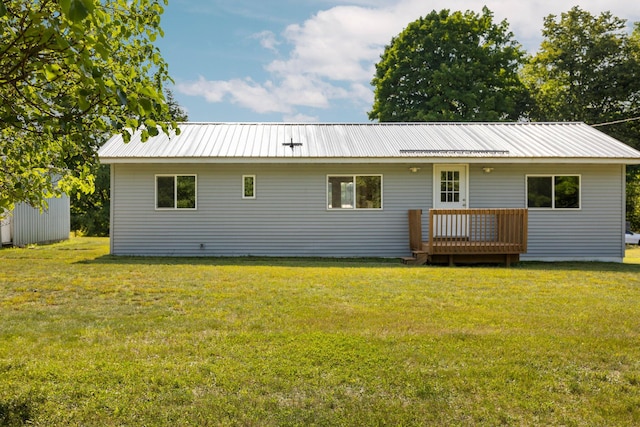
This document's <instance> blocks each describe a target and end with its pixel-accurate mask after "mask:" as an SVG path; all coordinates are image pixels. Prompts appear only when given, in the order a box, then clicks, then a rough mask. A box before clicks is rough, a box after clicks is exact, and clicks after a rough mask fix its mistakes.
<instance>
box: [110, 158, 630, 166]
mask: <svg viewBox="0 0 640 427" xmlns="http://www.w3.org/2000/svg"><path fill="white" fill-rule="evenodd" d="M100 162H101V163H103V164H346V163H356V164H371V163H384V164H392V163H396V164H413V163H422V164H441V163H468V164H484V163H496V164H498V163H499V164H534V163H535V164H602V165H640V158H597V157H596V158H594V157H421V156H406V157H405V156H403V157H101V158H100Z"/></svg>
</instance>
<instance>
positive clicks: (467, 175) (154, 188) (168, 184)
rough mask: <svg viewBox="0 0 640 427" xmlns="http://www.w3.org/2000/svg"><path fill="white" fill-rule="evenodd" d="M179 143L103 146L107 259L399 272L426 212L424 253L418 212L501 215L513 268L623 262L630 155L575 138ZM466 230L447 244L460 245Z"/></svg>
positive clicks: (442, 135) (235, 135)
mask: <svg viewBox="0 0 640 427" xmlns="http://www.w3.org/2000/svg"><path fill="white" fill-rule="evenodd" d="M180 130H181V133H180V135H177V136H176V135H171V136H170V137H168V136H167V135H164V134H161V135H159V136H156V137H153V138H151V139H149V140H148V141H147V142H141V140H140V135H139V134H136V135H134V136H133V138H132V140H131V142H129V143H124V142H123V140H122V138H121V136H119V135H116V136H114V137H112V138H111V139H110V140H109V141H108V142H107V143H106V144H105V145H104V146H103V147H102V148H101V149H100V152H99V155H100V159H101V162H103V163H106V164H110V165H111V192H112V193H111V243H110V244H111V253H112V254H114V255H160V256H244V255H250V256H322V257H404V256H407V255H408V254H409V253H410V249H414V248H412V247H410V245H409V240H410V236H409V232H410V230H409V226H408V221H409V219H408V213H409V212H410V211H411V212H413V213H415V212H422V213H424V214H423V215H418V216H417V217H416V216H414V222H415V221H417V222H418V223H419V225H420V227H419V228H418V229H419V230H420V229H421V230H420V231H419V233H420V235H419V236H418V237H417V239H418V240H423V241H428V240H429V239H431V238H433V240H436V238H435V237H432V236H431V233H432V232H434V231H433V230H432V229H431V228H430V226H431V225H433V224H430V221H434V222H435V220H433V219H430V215H427V213H431V212H435V213H436V214H437V213H438V212H449V213H447V215H448V216H449V217H451V212H459V211H460V210H462V212H467V211H473V212H475V211H474V210H476V211H477V212H484V211H482V210H486V209H495V208H511V209H519V210H520V211H524V212H525V213H526V214H528V218H527V219H526V222H525V223H524V227H525V230H524V231H523V232H522V234H524V243H525V245H524V248H525V249H524V250H521V251H520V252H523V253H521V259H523V260H546V261H553V260H600V261H621V260H622V258H623V256H624V231H625V165H628V164H640V152H638V151H636V150H634V149H632V148H630V147H628V146H627V145H625V144H623V143H621V142H619V141H617V140H615V139H613V138H611V137H609V136H607V135H605V134H603V133H602V132H600V131H598V130H596V129H594V128H592V127H590V126H588V125H586V124H584V123H375V124H374V123H372V124H287V123H184V124H181V125H180ZM441 209H453V210H452V211H439V210H441ZM487 212H488V211H487ZM409 215H411V214H409ZM447 215H445V217H447ZM415 218H418V219H417V220H415ZM434 218H435V217H434ZM492 218H493V217H492ZM477 221H479V220H478V219H477V218H476V219H473V218H467V219H465V220H463V221H462V224H458V225H456V226H455V227H454V228H456V230H453V231H452V230H449V231H447V233H449V234H451V233H454V234H455V233H459V234H460V236H458V237H460V239H459V240H467V241H470V240H473V239H472V238H471V237H469V233H470V231H469V228H470V227H472V222H477ZM483 221H484V220H483ZM496 221H497V220H493V223H497V222H496ZM489 222H491V221H489ZM485 228H486V227H485ZM414 232H415V227H414ZM465 233H466V234H465ZM493 233H494V234H495V233H496V232H495V230H494V232H493ZM458 237H457V238H458Z"/></svg>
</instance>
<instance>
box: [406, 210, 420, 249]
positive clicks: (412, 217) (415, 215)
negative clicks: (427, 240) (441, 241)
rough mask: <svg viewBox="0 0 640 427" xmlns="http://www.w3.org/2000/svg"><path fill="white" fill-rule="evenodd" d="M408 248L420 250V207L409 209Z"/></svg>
mask: <svg viewBox="0 0 640 427" xmlns="http://www.w3.org/2000/svg"><path fill="white" fill-rule="evenodd" d="M409 248H410V249H411V250H412V251H419V250H422V209H410V210H409Z"/></svg>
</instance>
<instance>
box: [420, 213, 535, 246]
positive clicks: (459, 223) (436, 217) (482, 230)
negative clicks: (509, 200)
mask: <svg viewBox="0 0 640 427" xmlns="http://www.w3.org/2000/svg"><path fill="white" fill-rule="evenodd" d="M527 221H528V211H527V209H430V210H429V241H428V253H429V254H430V255H436V254H448V255H452V254H521V253H525V252H527V228H528V227H527Z"/></svg>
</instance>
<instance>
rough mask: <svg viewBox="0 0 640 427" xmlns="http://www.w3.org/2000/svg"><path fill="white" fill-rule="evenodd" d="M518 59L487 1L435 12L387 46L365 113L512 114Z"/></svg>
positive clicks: (380, 116)
mask: <svg viewBox="0 0 640 427" xmlns="http://www.w3.org/2000/svg"><path fill="white" fill-rule="evenodd" d="M523 58H524V52H523V50H522V49H521V47H520V46H519V44H518V43H516V42H515V41H514V39H513V34H512V33H511V32H509V31H508V24H507V22H506V21H502V22H501V23H500V24H495V23H494V22H493V13H492V12H491V11H489V9H487V8H486V7H485V8H483V9H482V14H481V15H479V14H476V13H473V12H471V11H467V12H465V13H462V12H454V13H450V12H449V10H442V11H440V12H436V11H433V12H431V13H430V14H429V15H427V16H426V17H424V18H420V19H418V20H417V21H415V22H412V23H410V24H409V25H408V26H407V28H405V29H404V30H403V31H402V32H401V33H400V34H399V35H398V36H396V37H394V38H393V39H392V40H391V43H390V44H389V45H388V46H386V47H385V50H384V53H383V54H382V56H381V59H380V61H379V62H378V63H377V64H376V74H375V77H374V78H373V80H372V81H371V84H372V85H373V86H374V88H375V91H374V92H375V93H374V95H375V97H374V104H373V108H372V110H371V111H370V112H369V119H371V120H379V121H381V122H386V121H483V120H486V121H489V120H490V121H495V120H506V119H517V118H518V117H519V116H520V115H521V114H522V111H523V110H524V109H525V107H526V99H527V98H526V91H525V89H524V86H523V84H522V83H521V82H520V79H519V76H518V68H519V66H520V64H521V63H522V61H523Z"/></svg>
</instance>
